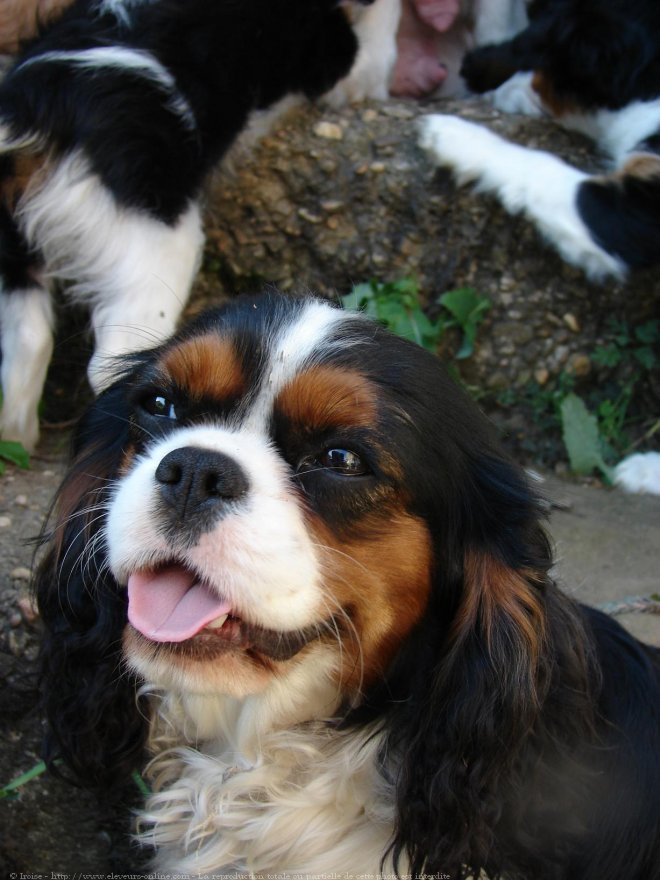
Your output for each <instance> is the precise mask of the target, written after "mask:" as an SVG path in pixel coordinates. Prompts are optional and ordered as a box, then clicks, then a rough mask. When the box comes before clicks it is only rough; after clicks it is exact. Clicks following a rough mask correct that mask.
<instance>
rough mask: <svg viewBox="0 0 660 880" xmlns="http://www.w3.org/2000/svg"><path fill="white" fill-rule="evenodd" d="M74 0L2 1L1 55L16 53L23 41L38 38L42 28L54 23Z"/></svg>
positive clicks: (0, 8)
mask: <svg viewBox="0 0 660 880" xmlns="http://www.w3.org/2000/svg"><path fill="white" fill-rule="evenodd" d="M72 2H73V0H2V2H0V53H4V52H6V53H14V52H17V51H18V49H19V44H20V43H21V42H22V41H23V40H29V39H31V38H32V37H34V36H36V34H37V31H38V30H39V27H40V26H43V25H44V24H47V23H48V22H50V21H53V19H55V18H56V17H57V16H58V15H59V14H60V12H62V11H63V10H64V9H66V7H67V6H70V5H71V4H72Z"/></svg>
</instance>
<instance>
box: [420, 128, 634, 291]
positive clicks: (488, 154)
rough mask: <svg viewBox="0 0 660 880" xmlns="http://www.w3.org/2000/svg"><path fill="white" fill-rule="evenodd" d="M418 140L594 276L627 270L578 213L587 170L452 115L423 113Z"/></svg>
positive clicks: (436, 158) (457, 175) (456, 173)
mask: <svg viewBox="0 0 660 880" xmlns="http://www.w3.org/2000/svg"><path fill="white" fill-rule="evenodd" d="M420 144H421V146H422V147H423V148H424V149H426V150H427V151H428V153H429V155H430V156H431V157H432V159H433V161H434V162H436V163H437V164H438V165H442V166H445V167H447V168H449V169H451V171H452V174H453V175H454V177H455V178H456V180H457V181H458V182H459V183H468V182H474V183H475V184H476V185H477V190H478V191H480V192H488V193H492V194H494V195H495V196H496V197H497V198H498V199H499V201H500V202H501V203H502V205H503V206H504V208H505V209H506V210H507V211H508V212H509V213H510V214H517V213H524V214H526V215H527V216H528V217H529V218H530V219H531V220H532V221H533V222H534V223H535V225H536V227H537V228H538V230H539V231H540V232H541V234H542V235H543V236H544V237H545V238H546V239H547V240H548V241H549V242H550V243H551V244H552V245H553V246H554V247H555V248H556V249H557V250H558V251H559V253H560V254H561V256H562V257H563V258H564V259H565V260H566V261H567V262H568V263H571V264H573V265H575V266H579V267H581V268H582V269H583V270H584V271H585V272H586V273H587V275H589V276H590V277H592V278H595V279H600V278H603V277H604V276H607V275H613V276H616V277H621V276H623V275H624V274H625V269H626V264H625V262H624V261H623V260H622V259H619V258H618V257H617V256H615V255H613V254H612V253H609V252H608V251H607V250H605V249H604V248H603V247H600V246H599V245H598V244H597V243H596V240H595V238H594V237H592V234H591V232H590V230H589V227H588V226H587V224H586V223H585V221H584V220H583V218H582V216H581V214H580V211H579V208H578V195H579V193H580V190H581V187H582V184H583V183H584V182H585V181H587V180H588V179H589V176H588V175H587V174H584V173H583V172H581V171H578V170H577V169H576V168H572V167H571V166H570V165H567V164H566V163H565V162H562V161H561V160H560V159H557V158H556V157H555V156H552V155H550V154H549V153H545V152H542V151H541V150H530V149H528V148H526V147H521V146H518V145H517V144H511V143H509V142H507V141H505V140H503V139H502V138H500V137H498V136H497V135H495V134H493V133H492V132H490V131H488V129H486V128H482V127H481V126H479V125H475V124H474V123H472V122H466V121H465V120H463V119H459V118H457V117H454V116H440V115H435V116H427V117H425V119H424V120H423V121H422V123H421V138H420Z"/></svg>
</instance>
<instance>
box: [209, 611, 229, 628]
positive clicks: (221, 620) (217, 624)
mask: <svg viewBox="0 0 660 880" xmlns="http://www.w3.org/2000/svg"><path fill="white" fill-rule="evenodd" d="M228 617H229V615H228V614H223V615H222V617H216V619H215V620H212V621H211V622H210V623H207V624H206V626H207V627H208V628H209V629H220V627H221V626H222V625H223V624H224V622H225V620H227V618H228Z"/></svg>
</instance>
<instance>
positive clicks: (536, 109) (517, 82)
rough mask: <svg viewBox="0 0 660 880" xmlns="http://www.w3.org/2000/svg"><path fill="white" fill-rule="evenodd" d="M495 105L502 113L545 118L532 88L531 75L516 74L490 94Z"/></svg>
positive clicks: (539, 101)
mask: <svg viewBox="0 0 660 880" xmlns="http://www.w3.org/2000/svg"><path fill="white" fill-rule="evenodd" d="M489 97H490V100H491V101H492V102H493V105H494V106H495V107H496V108H497V109H498V110H500V111H501V112H502V113H522V114H524V115H525V116H544V115H545V114H544V110H543V106H542V104H541V99H540V98H539V96H538V94H537V93H536V92H535V91H534V89H533V88H532V74H531V73H516V74H515V75H514V76H512V77H511V79H508V80H507V81H506V82H505V83H502V85H501V86H500V87H499V88H498V89H495V90H494V91H493V92H489Z"/></svg>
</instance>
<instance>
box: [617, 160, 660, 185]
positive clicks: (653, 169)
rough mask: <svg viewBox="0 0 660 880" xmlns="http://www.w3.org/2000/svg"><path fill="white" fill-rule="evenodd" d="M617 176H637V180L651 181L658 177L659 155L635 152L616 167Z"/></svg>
mask: <svg viewBox="0 0 660 880" xmlns="http://www.w3.org/2000/svg"><path fill="white" fill-rule="evenodd" d="M614 176H615V177H618V178H625V177H637V178H638V179H639V180H648V181H653V180H656V179H657V178H659V177H660V156H656V155H654V154H653V153H636V154H635V155H634V156H631V157H630V159H628V161H627V162H626V164H625V165H623V166H622V167H621V168H619V169H618V171H617V172H616V174H615V175H614Z"/></svg>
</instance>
